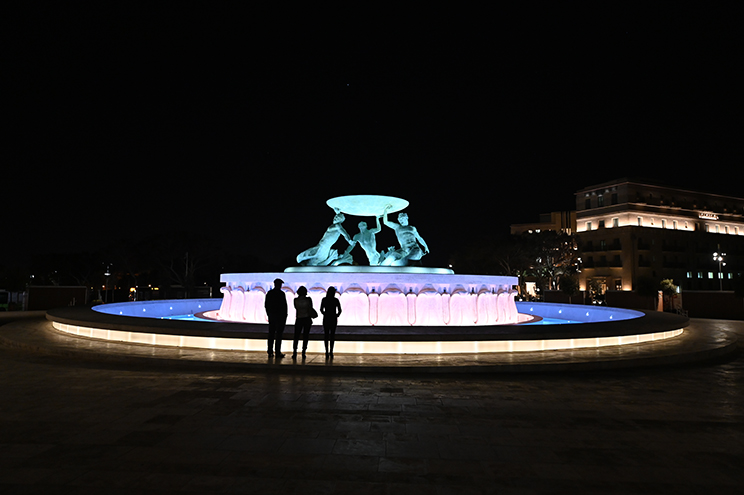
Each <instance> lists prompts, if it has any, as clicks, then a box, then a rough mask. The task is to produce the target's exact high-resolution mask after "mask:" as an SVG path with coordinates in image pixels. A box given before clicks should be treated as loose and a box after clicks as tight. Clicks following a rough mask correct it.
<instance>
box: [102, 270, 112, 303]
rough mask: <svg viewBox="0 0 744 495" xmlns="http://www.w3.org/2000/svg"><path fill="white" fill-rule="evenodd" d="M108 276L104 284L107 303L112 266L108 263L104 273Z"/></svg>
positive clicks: (104, 295)
mask: <svg viewBox="0 0 744 495" xmlns="http://www.w3.org/2000/svg"><path fill="white" fill-rule="evenodd" d="M104 275H105V276H106V285H105V286H104V292H103V297H104V299H105V301H104V302H105V303H107V302H108V283H109V277H110V276H111V267H110V266H109V265H106V272H105V273H104Z"/></svg>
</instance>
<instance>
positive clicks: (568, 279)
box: [560, 275, 579, 304]
mask: <svg viewBox="0 0 744 495" xmlns="http://www.w3.org/2000/svg"><path fill="white" fill-rule="evenodd" d="M560 287H561V292H563V293H564V294H566V295H567V296H568V302H569V304H570V303H571V298H572V297H573V296H575V295H576V294H578V293H579V281H578V280H577V279H576V276H574V275H564V276H562V277H561V280H560Z"/></svg>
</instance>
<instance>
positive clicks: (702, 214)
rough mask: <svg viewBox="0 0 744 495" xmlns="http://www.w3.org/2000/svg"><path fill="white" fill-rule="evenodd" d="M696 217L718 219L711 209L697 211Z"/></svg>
mask: <svg viewBox="0 0 744 495" xmlns="http://www.w3.org/2000/svg"><path fill="white" fill-rule="evenodd" d="M698 218H704V219H706V220H718V215H716V214H715V213H713V212H712V211H699V212H698Z"/></svg>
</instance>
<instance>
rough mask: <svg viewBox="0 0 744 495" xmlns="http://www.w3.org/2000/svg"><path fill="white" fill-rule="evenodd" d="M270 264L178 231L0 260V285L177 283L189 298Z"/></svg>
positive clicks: (16, 289) (17, 287)
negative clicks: (225, 277) (235, 275)
mask: <svg viewBox="0 0 744 495" xmlns="http://www.w3.org/2000/svg"><path fill="white" fill-rule="evenodd" d="M276 268H277V267H274V266H272V265H270V264H268V263H266V262H263V261H261V260H259V259H258V258H256V257H255V256H252V255H249V254H246V253H245V252H243V251H242V250H241V249H240V247H239V246H227V245H226V244H225V243H222V242H220V241H218V240H215V239H214V238H213V237H212V236H208V235H205V234H201V233H195V232H181V233H176V234H167V235H165V234H164V235H157V236H152V237H147V238H141V239H129V240H121V241H118V242H116V243H112V244H111V245H108V246H106V247H104V248H102V249H100V250H97V251H95V252H74V253H53V252H52V253H46V254H37V255H33V256H31V257H30V258H29V259H27V260H3V262H0V289H5V290H9V291H13V292H21V291H23V290H25V288H26V287H27V286H28V285H52V286H85V287H89V288H92V289H93V290H94V292H98V291H99V290H100V289H102V288H104V287H107V288H109V289H111V288H114V287H117V288H120V289H129V288H130V287H148V286H152V287H160V288H168V287H175V286H177V287H179V288H181V289H182V292H183V293H184V294H185V295H186V297H190V296H191V294H193V293H194V290H195V289H196V287H198V286H203V285H208V286H211V287H214V288H216V287H219V285H220V282H219V277H220V274H221V273H227V272H246V271H275V270H276ZM107 274H108V275H107ZM95 298H96V294H93V297H92V299H95Z"/></svg>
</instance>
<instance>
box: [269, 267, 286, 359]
mask: <svg viewBox="0 0 744 495" xmlns="http://www.w3.org/2000/svg"><path fill="white" fill-rule="evenodd" d="M282 284H284V280H282V279H280V278H277V279H276V280H274V288H273V289H271V290H270V291H269V292H267V293H266V299H265V301H264V308H265V309H266V315H267V316H268V317H269V357H273V356H274V349H276V357H277V359H281V358H283V357H284V354H282V334H283V333H284V325H286V324H287V295H286V294H285V293H284V291H283V290H282Z"/></svg>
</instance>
